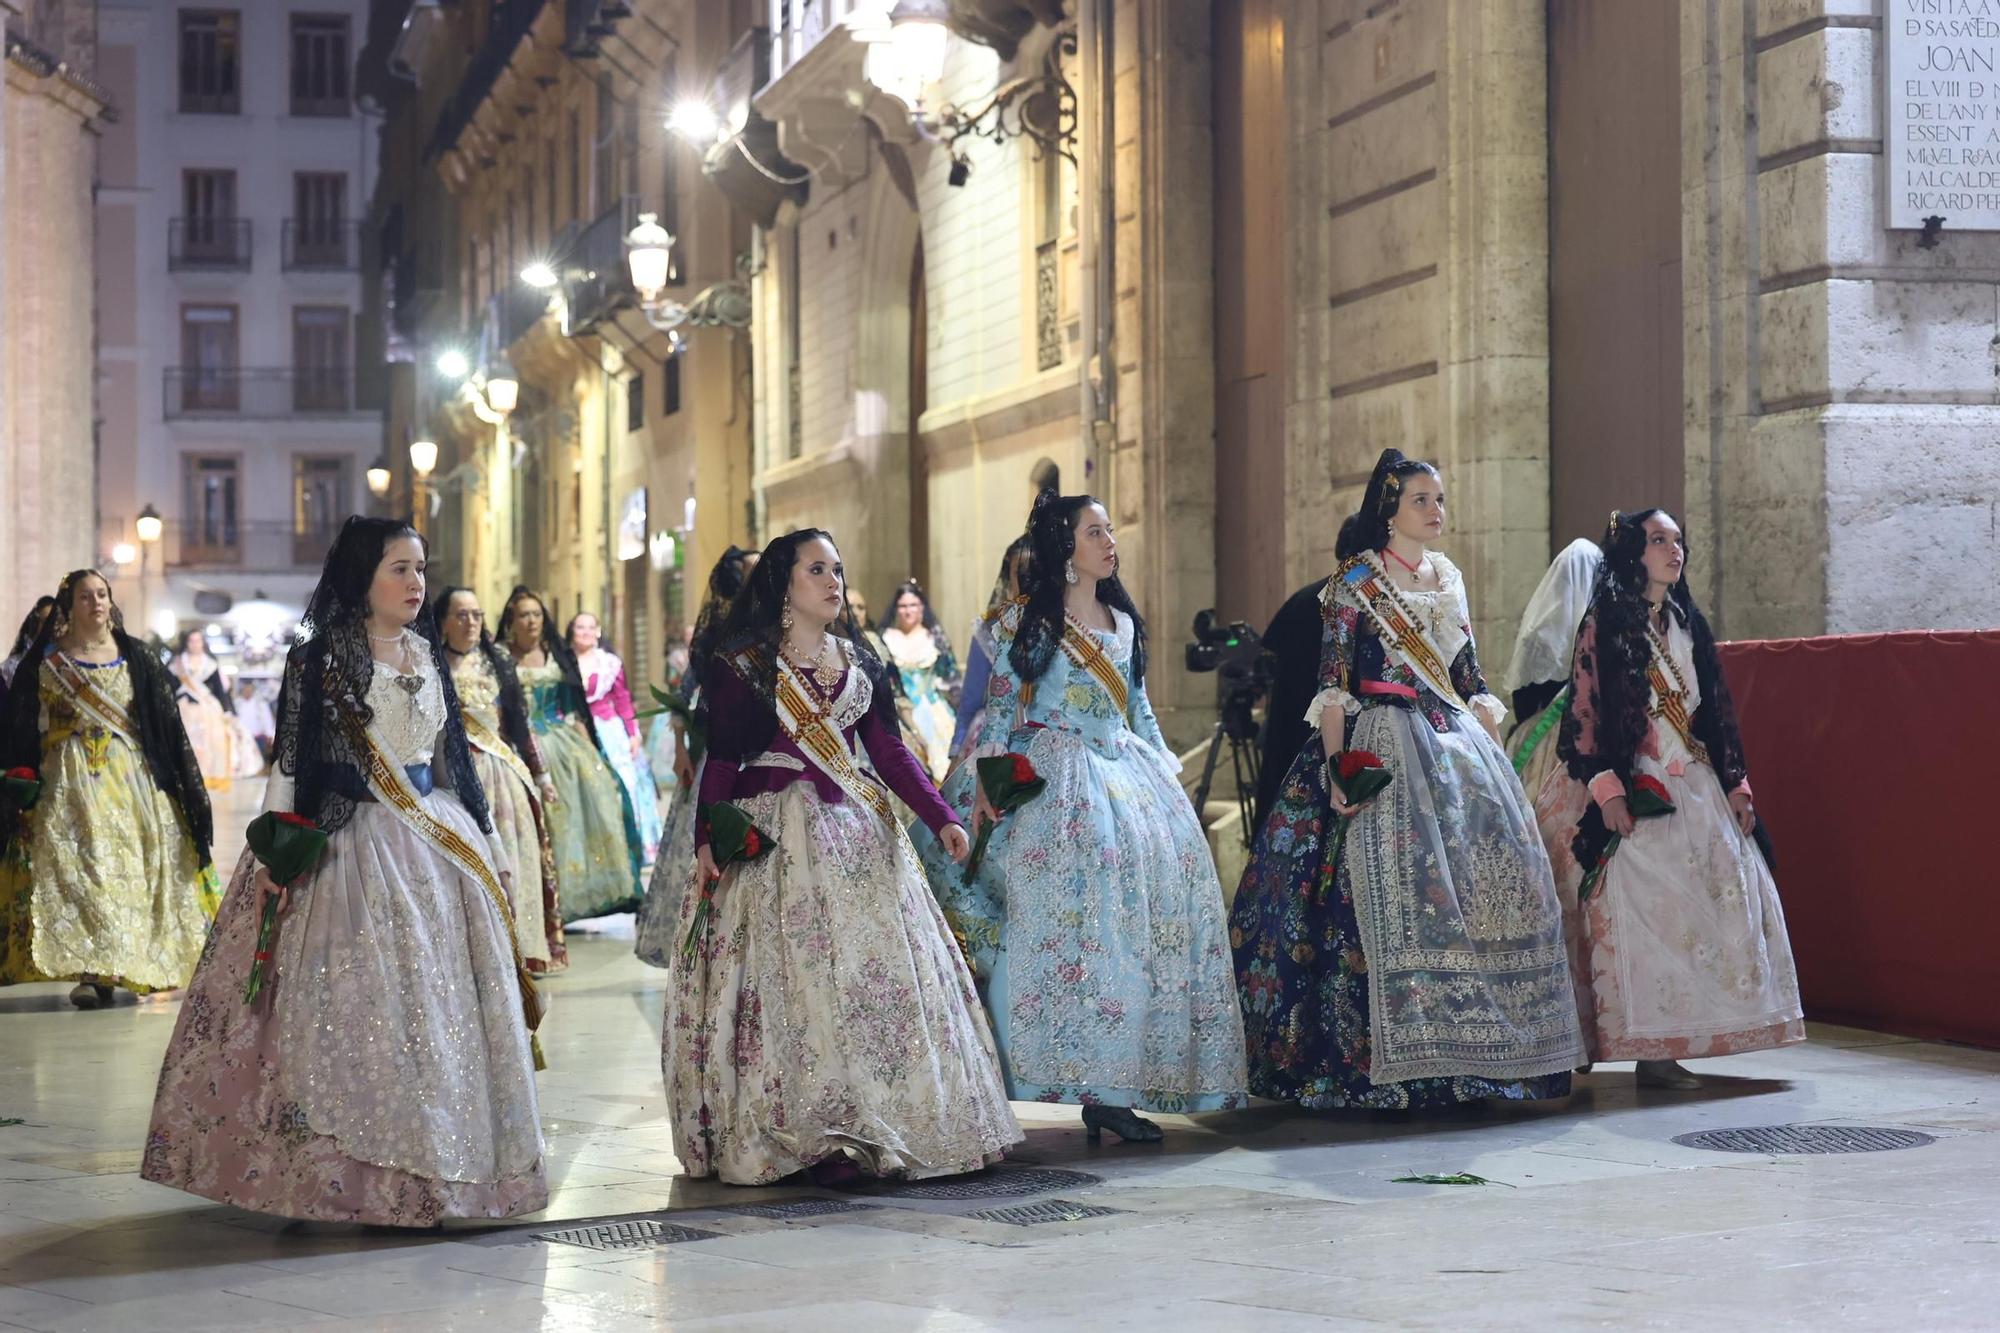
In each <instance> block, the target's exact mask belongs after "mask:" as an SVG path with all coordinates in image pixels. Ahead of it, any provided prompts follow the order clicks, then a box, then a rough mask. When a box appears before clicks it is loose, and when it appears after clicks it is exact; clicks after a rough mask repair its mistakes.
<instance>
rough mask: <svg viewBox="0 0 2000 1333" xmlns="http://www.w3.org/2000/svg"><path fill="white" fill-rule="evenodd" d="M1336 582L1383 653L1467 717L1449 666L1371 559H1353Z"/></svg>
mask: <svg viewBox="0 0 2000 1333" xmlns="http://www.w3.org/2000/svg"><path fill="white" fill-rule="evenodd" d="M1339 578H1340V582H1341V584H1342V586H1344V587H1345V588H1346V589H1347V590H1348V593H1349V595H1351V596H1353V597H1354V598H1356V599H1357V600H1358V601H1359V602H1360V604H1361V610H1362V611H1363V612H1365V613H1366V614H1367V616H1368V618H1369V619H1370V620H1371V621H1373V622H1374V624H1375V632H1376V633H1377V634H1379V635H1380V636H1381V639H1382V647H1383V649H1384V650H1385V651H1387V652H1390V653H1393V654H1395V656H1396V659H1397V660H1398V661H1400V662H1402V664H1403V665H1404V666H1406V667H1408V668H1409V669H1410V670H1411V671H1413V672H1415V673H1416V677H1417V679H1418V680H1421V681H1422V682H1423V683H1424V684H1426V685H1428V686H1429V687H1430V690H1431V693H1432V694H1435V695H1436V696H1437V697H1438V698H1440V699H1442V700H1444V701H1445V703H1447V704H1448V705H1450V706H1451V707H1452V708H1455V709H1457V710H1458V711H1459V712H1460V713H1462V714H1465V715H1466V716H1468V717H1469V716H1471V714H1472V710H1471V709H1470V708H1469V707H1467V706H1466V702H1465V700H1464V699H1463V698H1461V697H1460V696H1459V693H1458V687H1457V686H1455V685H1453V684H1452V683H1451V664H1450V663H1448V662H1446V661H1445V660H1444V657H1443V655H1442V654H1440V653H1439V652H1438V650H1437V647H1436V645H1435V644H1433V643H1432V642H1431V640H1430V636H1429V635H1427V634H1425V633H1424V631H1423V627H1422V626H1421V625H1419V624H1418V623H1417V619H1416V617H1415V616H1414V615H1412V614H1411V613H1410V609H1409V607H1408V606H1406V605H1405V604H1404V602H1403V599H1402V597H1401V596H1399V595H1398V594H1397V592H1396V589H1395V587H1394V586H1393V585H1391V584H1390V582H1389V580H1388V578H1387V576H1386V575H1384V574H1383V572H1382V570H1381V568H1380V567H1378V566H1377V565H1376V564H1375V561H1374V558H1373V557H1372V556H1370V555H1368V554H1367V553H1365V552H1364V553H1363V554H1361V555H1357V556H1355V557H1354V558H1352V559H1351V560H1349V561H1348V562H1347V563H1346V564H1345V565H1344V566H1342V567H1341V571H1340V575H1339Z"/></svg>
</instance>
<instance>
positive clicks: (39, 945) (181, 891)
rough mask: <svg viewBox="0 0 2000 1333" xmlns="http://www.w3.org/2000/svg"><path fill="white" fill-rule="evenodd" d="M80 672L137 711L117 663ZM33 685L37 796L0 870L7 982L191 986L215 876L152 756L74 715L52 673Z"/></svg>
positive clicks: (0, 956)
mask: <svg viewBox="0 0 2000 1333" xmlns="http://www.w3.org/2000/svg"><path fill="white" fill-rule="evenodd" d="M52 660H53V659H52ZM75 665H76V667H77V668H78V669H79V670H80V671H83V672H87V673H88V679H89V680H90V683H91V684H93V685H95V686H96V687H97V689H98V690H99V691H100V692H101V693H102V694H103V695H104V696H105V698H106V699H108V700H109V701H110V702H111V703H112V704H114V705H116V706H117V707H119V708H123V709H127V710H129V709H130V708H131V706H132V677H131V674H130V673H129V672H128V671H127V669H126V666H125V663H124V661H123V660H122V659H121V660H120V661H117V662H111V663H106V664H104V665H101V666H99V665H94V664H92V663H88V662H77V663H75ZM37 679H38V680H39V681H40V682H41V731H42V762H41V770H40V772H41V778H42V795H41V799H40V800H38V801H37V802H36V803H35V807H34V809H33V810H31V811H30V812H29V813H28V816H27V820H26V824H27V830H26V836H25V837H24V838H22V840H21V841H20V842H18V843H17V844H16V845H15V847H14V848H13V849H12V851H11V852H10V853H9V855H8V856H7V858H6V860H5V862H4V863H0V985H14V984H16V983H19V982H27V981H68V980H71V979H73V978H76V977H81V976H93V977H99V978H102V979H103V981H104V982H105V983H106V984H109V985H118V986H124V987H126V988H127V989H130V990H135V991H142V992H143V991H150V990H169V989H172V988H173V987H176V986H182V985H185V984H187V979H188V977H189V976H190V975H191V974H192V973H193V972H194V965H195V960H196V959H197V958H199V957H200V956H201V946H202V941H203V939H204V938H206V936H207V934H208V919H209V917H210V916H212V915H214V912H215V904H216V899H217V886H216V877H215V868H214V867H213V866H209V865H205V864H203V862H202V858H201V854H200V853H199V852H198V851H197V850H196V849H195V844H194V839H193V838H192V837H190V836H189V834H188V830H187V826H186V824H185V823H184V822H183V821H182V819H181V814H180V810H179V809H178V808H177V807H176V806H175V805H174V803H173V800H172V799H171V798H170V797H168V796H167V794H166V793H165V792H163V791H161V790H160V788H159V787H158V785H156V784H155V783H154V781H153V777H152V774H151V772H149V771H148V769H147V768H146V756H145V755H143V754H141V753H140V752H139V751H138V750H137V749H136V748H134V747H133V746H132V745H130V744H129V743H127V741H126V740H125V739H124V738H123V737H121V736H119V735H117V734H116V733H114V732H112V731H110V730H108V729H106V728H105V727H103V726H100V725H98V723H97V722H96V721H95V719H94V718H93V717H92V716H91V715H90V714H89V713H88V712H85V711H84V710H82V709H81V708H79V707H78V705H77V702H76V699H75V697H74V696H73V695H71V693H70V691H69V689H68V687H67V686H65V685H64V684H63V683H62V682H61V680H60V679H58V678H57V676H56V673H55V672H54V671H53V670H50V669H48V668H46V667H45V668H44V669H43V670H42V671H41V672H40V674H39V675H38V677H37Z"/></svg>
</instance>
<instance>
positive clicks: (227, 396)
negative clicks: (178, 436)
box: [181, 305, 238, 412]
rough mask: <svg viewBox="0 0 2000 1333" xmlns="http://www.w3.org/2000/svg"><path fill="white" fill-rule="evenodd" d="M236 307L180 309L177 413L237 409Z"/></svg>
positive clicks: (191, 307) (213, 306)
mask: <svg viewBox="0 0 2000 1333" xmlns="http://www.w3.org/2000/svg"><path fill="white" fill-rule="evenodd" d="M237 390H238V384H237V374H236V307H235V306H233V305H188V306H182V307H181V410H182V411H183V412H234V411H236V410H237V407H238V402H237Z"/></svg>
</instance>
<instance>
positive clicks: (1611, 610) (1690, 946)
mask: <svg viewBox="0 0 2000 1333" xmlns="http://www.w3.org/2000/svg"><path fill="white" fill-rule="evenodd" d="M1603 547H1604V563H1603V567H1602V568H1601V569H1600V570H1599V571H1598V574H1597V581H1596V586H1595V589H1594V591H1593V593H1592V595H1591V600H1590V610H1589V612H1588V613H1587V614H1586V615H1585V616H1584V619H1583V627H1582V629H1581V630H1580V631H1579V632H1578V635H1577V645H1576V665H1575V667H1574V670H1573V673H1572V675H1571V680H1570V691H1571V701H1570V708H1569V712H1568V715H1567V716H1566V717H1565V718H1564V719H1563V724H1562V737H1561V741H1560V747H1561V754H1562V759H1563V766H1562V767H1561V768H1558V769H1557V770H1556V771H1555V772H1553V773H1551V774H1550V775H1549V777H1548V780H1547V781H1546V782H1545V783H1544V784H1543V786H1542V790H1541V795H1540V799H1539V800H1538V802H1537V811H1538V814H1539V816H1540V819H1541V827H1542V836H1543V839H1544V841H1545V842H1546V844H1547V846H1548V851H1549V859H1550V860H1551V861H1552V862H1553V863H1554V865H1555V868H1556V881H1557V885H1558V887H1559V888H1560V890H1561V893H1562V900H1563V912H1564V916H1565V923H1566V925H1567V927H1568V933H1569V942H1570V950H1571V966H1572V967H1573V969H1574V971H1575V976H1576V994H1577V1007H1578V1009H1579V1010H1580V1011H1581V1014H1582V1019H1583V1032H1584V1041H1585V1043H1586V1046H1587V1048H1588V1056H1589V1058H1590V1059H1592V1060H1634V1061H1637V1062H1638V1065H1637V1077H1638V1080H1639V1082H1640V1083H1642V1084H1646V1085H1650V1086H1654V1087H1666V1088H1678V1089H1690V1088H1697V1087H1699V1086H1701V1085H1700V1082H1699V1080H1697V1079H1696V1078H1695V1076H1694V1075H1693V1074H1690V1073H1689V1072H1688V1071H1687V1070H1686V1069H1684V1068H1682V1067H1681V1066H1680V1065H1679V1064H1678V1063H1677V1061H1680V1060H1684V1059H1688V1058H1691V1057H1694V1056H1709V1055H1734V1054H1737V1053H1739V1052H1743V1051H1758V1050H1766V1049H1769V1048H1771V1047H1774V1046H1787V1045H1790V1044H1791V1043H1793V1042H1798V1041H1803V1040H1805V1025H1804V1022H1803V1019H1802V1012H1801V1010H1800V1007H1799V981H1798V973H1797V971H1796V969H1795V968H1794V966H1793V962H1792V945H1791V940H1790V938H1789V937H1788V936H1787V934H1786V932H1785V915H1784V910H1783V909H1782V908H1781V907H1780V906H1779V904H1778V887H1777V884H1776V883H1775V882H1774V881H1773V880H1772V878H1771V870H1770V867H1769V866H1768V865H1767V864H1766V863H1765V861H1764V856H1763V854H1762V852H1760V851H1759V850H1758V847H1757V843H1756V841H1755V838H1754V832H1755V829H1756V813H1755V810H1754V807H1753V806H1752V804H1751V795H1750V777H1749V773H1748V770H1747V768H1746V766H1745V764H1744V761H1743V741H1742V738H1741V736H1740V735H1739V734H1738V732H1737V729H1736V710H1735V708H1734V706H1733V705H1732V704H1731V702H1730V698H1729V687H1728V683H1727V682H1726V681H1724V679H1723V677H1722V670H1721V665H1720V662H1719V660H1718V658H1717V656H1716V651H1715V635H1714V634H1713V633H1712V632H1711V631H1710V630H1709V627H1708V622H1707V621H1706V620H1705V619H1703V618H1702V614H1701V611H1700V609H1699V608H1697V607H1696V606H1695V603H1694V595H1693V594H1692V593H1691V592H1689V591H1688V586H1687V578H1686V567H1687V543H1686V539H1685V537H1684V536H1683V535H1682V532H1681V528H1680V524H1679V523H1678V522H1677V521H1676V520H1675V519H1674V517H1673V515H1671V514H1669V513H1667V511H1666V510H1664V509H1645V510H1640V511H1638V512H1637V513H1631V514H1621V513H1614V514H1613V515H1612V516H1611V523H1610V526H1609V527H1608V528H1606V530H1605V534H1604V542H1603ZM1642 781H1650V782H1653V783H1657V784H1658V785H1659V786H1660V787H1662V788H1664V789H1665V791H1666V792H1667V794H1668V797H1669V799H1670V801H1671V804H1672V805H1673V807H1674V809H1673V812H1672V813H1671V814H1662V815H1652V816H1648V817H1647V818H1644V819H1640V818H1636V817H1635V816H1634V815H1633V813H1632V793H1633V791H1634V787H1635V784H1637V783H1639V782H1642ZM1614 833H1615V834H1617V835H1618V838H1619V842H1618V845H1617V847H1616V849H1615V850H1614V851H1613V852H1612V854H1611V856H1610V859H1609V860H1608V861H1606V862H1604V873H1603V876H1602V878H1601V879H1600V880H1599V881H1598V883H1597V884H1596V886H1595V887H1594V889H1593V890H1592V891H1591V892H1590V894H1589V895H1588V896H1587V897H1585V898H1584V899H1583V900H1582V901H1581V902H1579V896H1580V893H1579V890H1580V887H1581V885H1582V882H1583V879H1584V875H1585V871H1586V869H1587V868H1589V867H1592V866H1595V865H1597V864H1598V863H1599V861H1600V860H1601V859H1602V858H1603V857H1604V853H1605V849H1606V845H1607V843H1608V842H1609V840H1610V835H1612V834H1614Z"/></svg>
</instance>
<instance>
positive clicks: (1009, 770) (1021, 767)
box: [965, 754, 1049, 884]
mask: <svg viewBox="0 0 2000 1333" xmlns="http://www.w3.org/2000/svg"><path fill="white" fill-rule="evenodd" d="M974 767H975V769H976V770H977V771H978V774H979V789H980V790H981V791H983V792H985V793H986V803H987V804H988V805H990V806H992V807H993V812H994V813H995V814H996V815H1000V816H1006V815H1009V814H1012V813H1013V812H1014V811H1016V810H1019V809H1020V808H1021V807H1022V806H1024V805H1026V804H1027V803H1028V802H1030V801H1032V800H1034V799H1035V798H1036V797H1037V796H1040V795H1041V794H1042V790H1043V789H1044V788H1046V787H1047V786H1048V785H1049V780H1048V779H1047V778H1045V777H1043V776H1042V775H1041V774H1039V773H1037V772H1036V771H1035V766H1034V765H1033V764H1032V763H1030V762H1029V761H1028V756H1026V755H1024V754H996V755H993V756H991V757H990V758H986V759H981V760H979V761H978V762H977V763H976V764H975V765H974ZM996 827H998V825H997V824H988V825H987V826H986V827H984V828H982V829H980V830H979V840H978V841H977V842H975V843H973V844H972V855H970V856H968V857H966V858H965V882H966V883H967V884H970V883H972V877H973V876H974V875H976V874H978V873H979V865H980V862H982V861H984V860H985V859H986V844H987V843H988V842H989V841H990V840H991V839H992V837H993V830H994V829H995V828H996Z"/></svg>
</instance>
